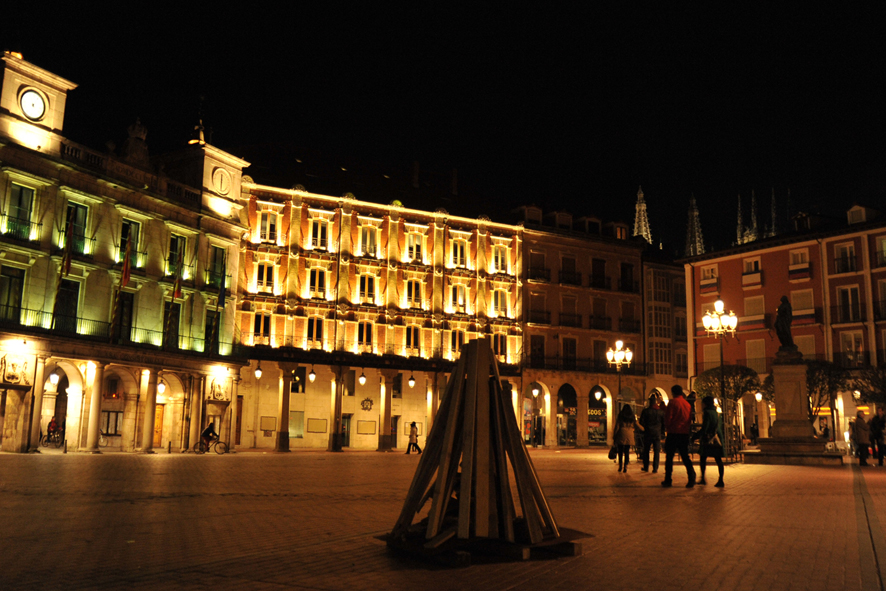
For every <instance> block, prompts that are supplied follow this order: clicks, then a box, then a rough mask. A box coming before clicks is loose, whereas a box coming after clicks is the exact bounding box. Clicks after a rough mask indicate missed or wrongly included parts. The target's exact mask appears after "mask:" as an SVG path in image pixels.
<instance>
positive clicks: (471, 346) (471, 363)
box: [458, 341, 479, 540]
mask: <svg viewBox="0 0 886 591" xmlns="http://www.w3.org/2000/svg"><path fill="white" fill-rule="evenodd" d="M477 344H478V343H477V341H471V342H470V343H468V344H467V345H465V347H466V349H467V350H466V351H465V352H464V353H463V355H465V356H467V369H466V371H467V380H466V382H465V403H464V410H463V412H464V415H463V420H462V428H463V429H464V432H463V433H462V450H461V491H460V492H459V495H458V499H459V500H458V537H459V539H462V540H467V539H468V538H470V537H471V509H472V507H473V505H474V502H475V496H474V494H473V493H474V435H475V430H476V414H477V363H478V361H479V359H478V354H477V353H478V350H479V349H478V347H477Z"/></svg>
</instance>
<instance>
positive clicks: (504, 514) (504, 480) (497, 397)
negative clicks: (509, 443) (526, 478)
mask: <svg viewBox="0 0 886 591" xmlns="http://www.w3.org/2000/svg"><path fill="white" fill-rule="evenodd" d="M492 363H493V364H495V357H493V358H492ZM493 371H495V372H496V373H497V372H498V367H495V368H494V370H493ZM491 382H492V384H491V389H492V412H491V419H492V422H491V425H490V426H491V429H492V442H491V443H492V446H493V453H494V454H495V456H494V462H495V468H496V477H497V480H496V482H495V486H494V487H493V488H494V490H496V491H497V495H496V496H497V500H498V515H497V518H498V524H497V526H498V527H497V529H499V530H500V531H501V534H502V536H503V537H504V539H505V540H507V541H508V542H513V541H515V538H514V519H515V518H516V515H515V513H514V500H513V498H512V497H511V482H510V479H509V478H508V462H507V458H506V455H505V447H504V446H505V439H506V435H505V425H504V421H505V420H506V419H507V417H505V416H503V412H504V409H503V408H502V406H503V402H504V391H503V390H502V387H501V382H500V381H497V380H495V378H493V379H492V380H491Z"/></svg>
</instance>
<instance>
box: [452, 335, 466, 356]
mask: <svg viewBox="0 0 886 591" xmlns="http://www.w3.org/2000/svg"><path fill="white" fill-rule="evenodd" d="M464 344H465V331H463V330H453V331H452V335H451V336H450V343H449V345H450V348H451V349H452V352H453V353H460V352H461V348H462V346H463V345H464Z"/></svg>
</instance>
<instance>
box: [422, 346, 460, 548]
mask: <svg viewBox="0 0 886 591" xmlns="http://www.w3.org/2000/svg"><path fill="white" fill-rule="evenodd" d="M465 366H466V360H465V357H464V355H462V356H461V357H459V359H458V364H457V365H456V366H455V371H454V372H453V374H452V375H451V376H450V380H451V382H452V388H451V389H450V388H449V386H448V385H447V390H450V394H449V396H448V397H447V399H451V402H450V405H449V413H448V416H447V417H446V425H447V428H446V429H445V430H444V437H443V444H442V449H441V452H440V464H439V470H438V472H437V482H436V483H435V487H434V498H433V499H432V500H431V510H430V512H429V513H428V530H427V533H426V537H427V539H429V540H430V539H431V538H433V537H434V536H436V535H437V534H438V533H439V531H440V524H442V523H443V516H444V514H445V512H446V506H447V505H448V503H449V495H451V494H452V481H453V478H454V474H455V472H454V470H451V469H450V466H453V467H455V466H457V465H458V457H457V456H458V454H459V453H460V452H461V447H460V446H459V448H458V449H453V448H454V446H455V444H456V438H455V435H456V432H457V431H458V429H455V425H456V422H457V420H458V416H459V414H460V413H459V411H460V407H461V406H462V398H463V396H464V381H465ZM437 416H438V417H439V416H440V414H439V413H438V414H437ZM438 420H439V418H438ZM453 455H455V456H456V457H455V458H453ZM444 495H445V496H444Z"/></svg>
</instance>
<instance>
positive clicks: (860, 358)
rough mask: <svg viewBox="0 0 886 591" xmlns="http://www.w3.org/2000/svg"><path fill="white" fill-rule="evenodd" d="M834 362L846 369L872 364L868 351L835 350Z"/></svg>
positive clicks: (861, 367) (860, 367)
mask: <svg viewBox="0 0 886 591" xmlns="http://www.w3.org/2000/svg"><path fill="white" fill-rule="evenodd" d="M834 363H836V364H837V365H839V366H840V367H843V368H846V369H863V368H867V367H870V366H871V360H870V355H869V354H868V352H867V351H849V352H846V351H840V352H834Z"/></svg>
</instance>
